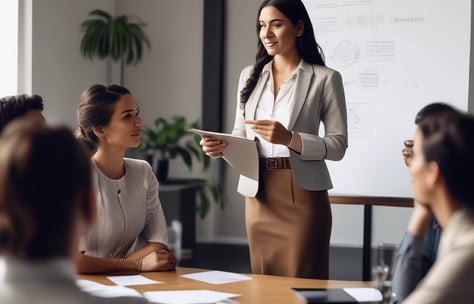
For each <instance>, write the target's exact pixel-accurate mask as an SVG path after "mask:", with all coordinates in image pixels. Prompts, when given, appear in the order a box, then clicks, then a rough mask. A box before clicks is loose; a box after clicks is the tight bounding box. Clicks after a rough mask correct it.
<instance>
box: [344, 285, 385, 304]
mask: <svg viewBox="0 0 474 304" xmlns="http://www.w3.org/2000/svg"><path fill="white" fill-rule="evenodd" d="M343 289H344V291H345V292H347V293H348V294H349V295H351V296H352V297H353V298H354V299H356V300H357V302H379V301H382V299H383V298H382V294H381V293H380V291H379V290H378V289H375V288H343Z"/></svg>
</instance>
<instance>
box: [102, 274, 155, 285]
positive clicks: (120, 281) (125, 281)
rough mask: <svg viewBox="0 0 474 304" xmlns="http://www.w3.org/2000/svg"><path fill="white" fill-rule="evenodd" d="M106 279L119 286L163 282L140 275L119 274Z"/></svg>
mask: <svg viewBox="0 0 474 304" xmlns="http://www.w3.org/2000/svg"><path fill="white" fill-rule="evenodd" d="M107 279H109V280H111V281H112V282H114V283H115V284H117V285H121V286H132V285H148V284H159V283H163V282H160V281H154V280H150V279H149V278H146V277H144V276H142V275H121V276H110V277H107Z"/></svg>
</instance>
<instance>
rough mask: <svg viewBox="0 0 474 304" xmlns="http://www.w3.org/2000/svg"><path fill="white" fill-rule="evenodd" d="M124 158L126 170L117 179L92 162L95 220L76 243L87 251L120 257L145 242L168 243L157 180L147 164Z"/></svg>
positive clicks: (93, 254) (110, 256) (140, 246)
mask: <svg viewBox="0 0 474 304" xmlns="http://www.w3.org/2000/svg"><path fill="white" fill-rule="evenodd" d="M124 160H125V174H124V176H122V177H121V178H120V179H111V178H109V177H107V176H106V175H105V174H104V173H103V172H102V171H101V170H100V169H99V168H98V167H97V165H96V164H95V162H93V172H94V171H95V172H96V174H95V177H96V180H95V182H96V183H95V184H96V192H97V221H96V224H95V226H94V227H93V228H92V230H91V232H90V233H89V235H87V236H85V237H83V238H82V240H81V243H80V246H79V247H80V248H79V250H80V251H85V253H86V254H88V255H92V256H98V257H108V258H123V257H125V256H126V255H127V254H129V253H131V252H134V251H136V250H137V249H140V248H142V247H144V246H145V245H146V244H147V243H148V242H157V243H162V244H164V245H166V246H168V233H167V225H166V220H165V217H164V214H163V209H162V208H161V203H160V199H159V197H158V180H157V179H156V177H155V175H154V174H153V171H152V169H151V166H150V164H148V163H147V162H146V161H143V160H137V159H130V158H125V159H124Z"/></svg>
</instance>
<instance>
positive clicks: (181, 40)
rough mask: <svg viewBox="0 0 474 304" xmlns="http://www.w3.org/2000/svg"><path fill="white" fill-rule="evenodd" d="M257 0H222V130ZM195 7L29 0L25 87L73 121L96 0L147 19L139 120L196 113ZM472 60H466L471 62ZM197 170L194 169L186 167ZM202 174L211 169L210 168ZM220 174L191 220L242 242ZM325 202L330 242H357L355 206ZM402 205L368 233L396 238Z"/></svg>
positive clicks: (137, 85)
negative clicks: (221, 204)
mask: <svg viewBox="0 0 474 304" xmlns="http://www.w3.org/2000/svg"><path fill="white" fill-rule="evenodd" d="M23 1H32V0H23ZM259 4H260V0H239V1H236V0H235V1H234V0H228V1H227V4H226V5H227V7H226V15H227V16H226V17H227V23H226V25H225V26H226V34H225V48H226V49H225V67H224V68H225V76H224V77H225V79H224V81H225V87H224V92H225V93H224V99H225V100H224V109H225V110H224V113H223V115H224V117H223V118H224V126H225V130H224V131H226V132H230V131H231V130H232V125H233V120H234V112H235V103H236V94H237V81H238V77H239V72H240V70H241V69H242V68H243V67H244V66H246V65H248V64H252V63H253V61H254V56H255V49H256V39H257V38H256V35H255V18H256V12H257V8H258V6H259ZM202 7H203V0H193V1H190V0H134V1H131V0H117V1H115V0H82V1H76V0H41V1H33V26H32V29H33V41H32V49H33V55H32V69H33V70H32V80H31V87H32V92H33V93H36V94H40V95H42V96H44V97H45V105H46V110H45V115H46V117H47V119H48V120H49V121H50V122H53V123H54V122H61V123H66V124H69V125H71V126H72V127H75V125H76V117H75V109H76V104H77V99H78V97H79V94H80V93H81V92H82V91H83V90H84V89H85V88H86V87H88V86H89V85H91V84H92V83H96V82H105V81H106V80H107V77H108V73H107V68H106V64H105V63H104V62H102V61H98V60H93V61H90V60H85V59H83V58H82V57H81V55H80V53H79V44H80V39H81V37H82V33H81V32H80V27H79V25H80V23H81V22H82V21H84V20H85V19H86V18H87V14H88V13H89V11H90V10H92V9H95V8H102V9H105V10H108V11H110V12H113V11H115V10H116V11H117V12H119V13H127V14H136V15H138V16H140V18H141V19H142V20H143V21H145V22H146V23H148V27H147V32H148V33H149V35H150V38H151V42H152V49H151V51H150V52H148V51H146V52H145V53H144V57H143V61H142V62H141V63H140V64H139V65H137V66H131V67H127V68H126V70H125V85H126V86H127V87H129V88H130V89H131V90H132V92H133V93H134V95H135V97H136V98H137V101H138V103H139V105H140V107H141V108H142V109H143V111H142V117H143V118H144V120H145V122H146V123H151V122H152V120H153V118H155V117H156V116H163V117H170V116H173V115H178V114H179V115H185V116H187V117H188V118H189V119H190V120H194V119H198V118H199V116H200V111H201V110H200V109H201V108H200V107H201V81H202V75H201V71H202V66H201V58H202ZM471 50H472V47H471ZM471 53H472V51H471ZM472 66H473V64H472V62H471V70H472V69H473V68H472ZM112 75H113V76H112V79H113V80H115V79H116V78H117V77H116V75H117V69H116V67H113V69H112ZM471 87H472V81H471ZM471 92H472V90H471ZM30 93H31V92H30ZM469 107H470V110H471V111H472V109H474V100H473V98H470V104H469ZM209 110H212V109H209ZM219 162H222V160H215V161H213V164H214V165H217V164H219ZM172 166H173V167H172V170H173V172H175V174H176V175H177V176H189V174H188V172H187V171H186V169H185V168H183V166H182V165H180V164H179V163H178V164H172ZM199 174H200V173H199V172H193V173H192V174H191V175H199ZM209 174H212V175H217V174H216V170H214V169H213V170H211V171H210V173H209ZM223 180H224V185H225V189H226V194H227V201H228V205H227V207H226V209H224V210H223V211H221V210H219V209H218V208H217V207H215V206H213V207H212V209H211V214H210V215H209V216H208V217H207V218H206V220H205V221H198V231H197V233H198V240H200V241H219V242H228V243H245V242H246V233H245V225H244V223H245V220H244V200H243V198H242V197H241V196H240V195H239V194H237V192H236V191H235V189H236V185H237V176H236V174H235V173H234V172H233V171H232V170H230V169H229V168H225V176H224V177H223ZM332 209H333V235H332V244H337V245H344V246H361V244H362V207H360V206H333V207H332ZM409 212H410V209H398V208H389V207H380V208H375V210H374V237H373V240H374V241H379V240H384V241H386V240H389V241H392V242H398V240H399V239H400V238H401V235H402V234H403V231H404V229H405V225H406V221H407V218H408V215H409ZM387 219H389V221H387Z"/></svg>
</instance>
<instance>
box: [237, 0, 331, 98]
mask: <svg viewBox="0 0 474 304" xmlns="http://www.w3.org/2000/svg"><path fill="white" fill-rule="evenodd" d="M267 6H273V7H275V8H276V9H278V10H279V11H280V12H281V13H282V14H283V15H285V16H286V17H287V18H288V19H289V20H290V21H291V23H293V25H297V24H298V21H300V20H301V21H303V24H304V31H303V34H302V35H301V36H300V37H297V38H296V49H297V50H298V54H299V55H300V56H301V58H303V60H304V61H307V62H309V63H312V64H319V65H322V66H324V65H325V63H324V55H323V51H322V49H321V47H320V46H319V45H318V43H317V42H316V38H315V36H314V31H313V25H312V23H311V19H310V18H309V15H308V12H307V11H306V8H305V7H304V4H303V2H301V0H265V1H263V3H262V4H261V5H260V8H259V9H258V14H257V23H256V26H257V37H258V42H257V55H256V56H255V64H254V66H253V70H252V73H251V74H250V77H249V78H248V79H247V82H246V84H245V87H244V88H243V89H242V90H241V91H240V105H241V107H244V106H245V103H246V102H247V101H248V99H249V97H250V95H251V94H252V92H253V90H254V89H255V86H256V85H257V81H258V78H259V76H260V73H261V72H262V69H263V67H264V66H265V65H266V64H267V63H269V62H270V61H271V60H272V59H273V56H270V55H268V53H267V50H266V49H265V47H264V46H263V43H262V41H261V40H260V37H259V33H260V23H259V22H258V19H259V17H260V12H261V11H262V9H263V8H265V7H267Z"/></svg>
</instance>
